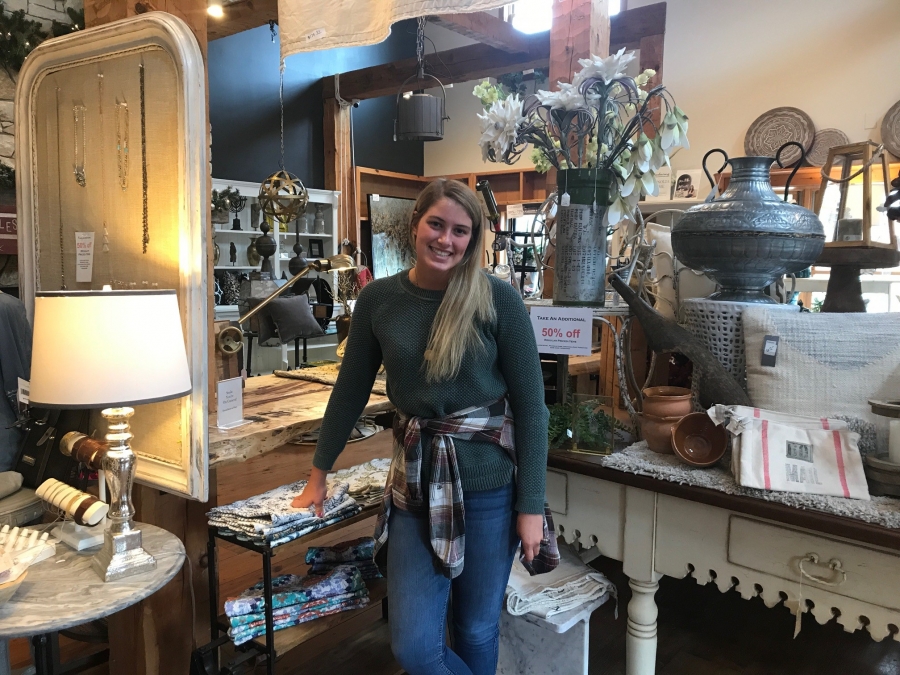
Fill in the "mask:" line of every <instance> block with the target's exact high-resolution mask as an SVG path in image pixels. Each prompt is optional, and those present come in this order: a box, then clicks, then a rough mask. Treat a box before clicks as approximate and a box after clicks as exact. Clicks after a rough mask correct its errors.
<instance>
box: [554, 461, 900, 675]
mask: <svg viewBox="0 0 900 675" xmlns="http://www.w3.org/2000/svg"><path fill="white" fill-rule="evenodd" d="M548 465H549V468H548V472H547V500H548V501H549V503H550V509H551V510H552V511H553V513H554V520H555V521H556V524H557V529H558V530H559V533H560V534H561V535H562V536H564V537H565V539H566V540H567V541H569V542H573V541H575V540H578V541H579V542H580V543H581V544H582V545H583V546H585V547H591V546H595V545H596V546H597V547H598V548H599V550H600V553H601V554H602V555H605V556H608V557H610V558H613V559H615V560H620V561H622V563H623V568H624V572H625V574H627V575H628V577H629V586H630V587H631V590H632V598H631V601H630V602H629V603H628V612H627V621H628V627H627V637H626V640H627V644H626V660H627V669H626V672H627V673H628V675H652V673H654V672H655V667H656V641H657V613H658V612H657V607H656V603H655V600H654V595H655V593H656V591H657V589H658V588H659V579H660V577H661V576H663V575H667V576H670V577H675V578H683V577H685V576H688V575H692V576H694V577H695V578H696V579H697V580H698V581H699V582H701V583H705V582H707V581H709V580H713V581H715V583H716V585H717V586H718V588H719V590H720V591H722V592H725V591H727V590H729V589H731V588H734V589H735V590H737V591H738V592H740V594H741V595H742V596H743V597H744V598H745V599H749V598H751V597H753V596H757V595H759V596H761V597H762V599H763V600H764V601H765V603H766V605H767V606H769V607H772V606H774V605H776V604H778V603H780V602H784V603H785V604H786V606H787V607H789V608H790V610H791V611H792V612H793V613H795V614H796V612H797V610H798V605H799V604H800V603H799V602H798V599H802V607H801V611H804V612H811V613H812V614H813V615H814V616H815V618H816V619H817V620H818V621H819V622H820V623H825V622H827V621H829V620H830V619H831V618H832V617H833V616H834V614H835V613H838V612H839V616H838V619H837V620H838V622H839V623H840V624H841V625H842V626H843V627H844V629H845V630H847V631H855V630H857V629H859V628H862V627H865V628H866V630H868V632H869V634H870V635H871V636H872V638H873V639H875V640H882V639H884V638H885V637H888V636H889V635H890V634H891V632H892V630H893V631H896V626H900V530H892V529H888V528H885V527H881V526H878V525H872V524H869V523H865V522H862V521H858V520H853V519H850V518H843V517H839V516H833V515H830V514H825V513H821V512H817V511H804V510H800V509H795V508H792V507H789V506H784V505H782V504H776V503H772V502H766V501H763V500H760V499H754V498H750V497H743V496H736V495H728V494H725V493H723V492H718V491H715V490H709V489H705V488H697V487H692V486H687V485H679V484H677V483H671V482H668V481H661V480H656V479H653V478H649V477H646V476H638V475H636V474H631V473H625V472H622V471H616V470H613V469H608V468H605V467H602V466H600V465H599V464H598V463H597V462H596V461H592V458H590V457H587V456H585V455H577V456H576V455H572V454H568V453H551V455H550V457H549V460H548ZM801 564H802V566H803V570H804V572H805V573H806V575H808V576H803V577H801V573H800V566H801ZM801 578H802V588H801ZM815 579H818V581H816V580H815ZM801 592H802V595H801Z"/></svg>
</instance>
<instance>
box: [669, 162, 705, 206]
mask: <svg viewBox="0 0 900 675" xmlns="http://www.w3.org/2000/svg"><path fill="white" fill-rule="evenodd" d="M673 176H674V177H675V192H674V193H673V194H672V199H702V198H703V197H705V196H706V195H705V194H701V193H703V183H704V181H705V180H706V178H704V176H703V171H702V170H701V169H690V170H688V171H684V170H677V171H674V172H673ZM706 184H707V185H709V183H706ZM706 192H709V190H706Z"/></svg>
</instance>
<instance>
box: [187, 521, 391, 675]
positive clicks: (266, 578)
mask: <svg viewBox="0 0 900 675" xmlns="http://www.w3.org/2000/svg"><path fill="white" fill-rule="evenodd" d="M377 512H378V505H377V504H372V505H369V506H365V507H363V509H362V511H360V512H359V513H357V514H355V515H352V516H350V517H349V518H345V519H344V520H342V521H340V522H338V523H334V524H332V525H328V526H327V527H322V528H319V529H318V530H314V531H312V532H309V533H307V534H305V535H303V536H302V537H297V538H296V539H292V540H290V541H286V542H284V543H283V544H277V545H275V546H271V545H270V544H258V543H256V542H252V541H247V540H245V539H241V538H240V537H239V536H237V535H233V534H227V533H223V532H219V528H217V527H210V528H209V540H208V541H207V544H206V554H207V559H208V561H209V626H210V638H211V640H210V643H209V644H208V645H205V647H204V648H205V649H210V648H211V649H213V650H214V651H215V653H216V656H215V657H214V658H215V666H216V670H217V672H219V671H218V668H219V663H218V655H217V654H218V649H217V648H218V646H221V645H222V644H224V643H225V642H227V637H224V636H222V635H220V632H226V633H227V630H228V625H227V623H226V622H224V621H222V618H221V617H220V616H219V613H218V607H219V565H218V547H217V544H216V541H217V540H219V539H221V540H222V541H224V542H228V543H229V544H233V545H235V546H240V547H241V548H243V549H246V550H248V551H253V552H254V553H256V554H258V555H261V556H262V567H263V593H264V594H265V599H266V605H265V615H266V635H265V640H264V641H263V640H261V639H259V638H257V639H254V640H250V641H249V642H246V643H244V644H243V645H240V647H238V649H239V650H241V651H244V652H246V651H247V650H251V651H256V652H258V653H260V654H262V655H264V656H266V673H267V675H274V673H275V659H276V658H277V657H278V655H279V653H278V650H277V646H276V641H275V625H274V623H275V622H274V618H273V609H274V608H273V607H272V595H273V593H272V558H273V557H275V550H276V549H280V548H281V547H283V546H288V545H290V544H294V543H297V542H303V541H305V540H308V539H310V538H312V537H314V536H316V537H318V536H321V535H323V534H328V533H329V532H334V531H336V530H341V529H343V528H345V527H347V526H348V525H352V524H353V523H357V522H359V521H361V520H365V519H366V518H370V517H372V516H374V515H375V514H376V513H377ZM381 597H383V594H382V596H381ZM351 613H352V612H348V614H351ZM319 620H321V619H319ZM285 630H290V629H285ZM298 644H300V642H297V644H294V645H293V646H291V647H290V648H289V649H287V650H284V651H290V649H292V648H293V647H294V646H297V645H298ZM204 648H201V649H204ZM244 660H246V659H245V658H239V662H243V661H244ZM223 670H225V672H229V671H228V670H227V669H223Z"/></svg>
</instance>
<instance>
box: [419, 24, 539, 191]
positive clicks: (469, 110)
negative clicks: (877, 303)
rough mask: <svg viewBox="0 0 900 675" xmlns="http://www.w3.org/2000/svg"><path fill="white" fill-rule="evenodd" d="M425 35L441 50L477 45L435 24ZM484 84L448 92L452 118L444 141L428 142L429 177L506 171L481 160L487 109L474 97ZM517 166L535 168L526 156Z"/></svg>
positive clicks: (461, 86)
mask: <svg viewBox="0 0 900 675" xmlns="http://www.w3.org/2000/svg"><path fill="white" fill-rule="evenodd" d="M425 34H426V35H427V36H428V37H430V38H431V39H432V40H434V43H435V45H436V46H437V49H438V51H444V50H445V49H455V48H457V47H465V46H466V45H470V44H474V43H475V42H474V40H470V39H469V38H466V37H463V36H462V35H458V34H457V33H454V32H452V31H449V30H447V29H446V28H441V27H440V26H435V25H434V24H431V23H429V24H427V25H426V28H425ZM430 51H431V45H430V44H429V43H427V42H426V53H428V52H430ZM435 73H436V75H437V76H438V78H440V76H441V71H440V65H439V66H438V68H437V69H435ZM480 81H481V80H474V81H472V82H462V83H459V84H454V85H453V87H452V88H451V89H447V114H448V115H449V116H450V119H449V120H447V121H446V122H444V140H442V141H434V142H431V143H425V175H426V176H446V175H450V174H454V173H468V172H470V171H493V170H495V169H505V168H506V165H504V164H492V163H490V162H485V163H483V162H482V161H481V149H480V148H479V146H478V139H479V138H480V137H481V131H480V126H479V125H480V122H479V121H478V118H477V117H476V115H477V114H478V113H480V112H483V111H484V108H482V106H481V101H479V100H478V99H477V98H475V96H473V95H472V90H473V89H474V88H475V85H477V84H478V83H479V82H480ZM429 93H430V94H434V95H436V96H437V95H439V94H440V90H436V91H435V90H431V91H429ZM528 152H530V151H528ZM527 154H528V153H526V155H527ZM516 166H517V167H519V166H521V167H522V168H531V167H532V166H534V165H533V164H532V163H531V160H529V159H528V157H527V156H525V157H523V158H522V159H520V160H519V162H518V163H517V164H516Z"/></svg>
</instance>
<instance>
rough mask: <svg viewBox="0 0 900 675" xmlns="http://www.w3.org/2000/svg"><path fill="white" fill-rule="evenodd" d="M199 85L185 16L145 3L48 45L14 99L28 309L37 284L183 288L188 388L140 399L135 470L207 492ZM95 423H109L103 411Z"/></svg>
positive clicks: (152, 481)
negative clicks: (165, 397) (176, 394)
mask: <svg viewBox="0 0 900 675" xmlns="http://www.w3.org/2000/svg"><path fill="white" fill-rule="evenodd" d="M205 82H206V77H205V69H204V64H203V58H202V55H201V53H200V48H199V46H198V44H197V42H196V40H195V38H194V37H193V35H192V34H191V32H190V29H189V28H188V27H187V25H186V24H185V23H184V22H183V21H181V20H180V19H178V18H177V17H175V16H172V15H171V14H166V13H162V12H150V13H147V14H142V15H139V16H137V17H133V18H131V19H126V20H124V21H118V22H115V23H111V24H108V25H106V26H102V27H99V28H93V29H90V30H85V31H81V32H78V33H73V34H72V35H70V36H66V37H63V38H59V39H54V40H49V41H47V42H45V43H43V44H41V45H40V46H39V47H37V48H36V49H35V50H34V51H33V52H32V53H31V55H30V56H29V57H28V59H27V60H26V62H25V65H24V67H23V68H22V71H21V73H20V76H19V84H18V92H17V97H16V120H17V127H18V129H17V130H18V135H17V141H16V157H17V161H18V171H17V194H18V214H19V269H20V270H21V274H20V285H21V289H20V290H21V298H22V300H23V302H24V303H25V306H26V308H27V311H28V315H29V318H30V319H31V318H33V309H34V295H35V293H36V292H39V291H54V290H61V289H63V288H66V289H68V290H92V289H93V290H99V289H101V288H102V287H103V286H104V285H110V286H111V287H112V288H113V289H128V288H137V289H141V288H159V289H170V288H174V289H175V290H176V291H177V295H178V302H179V308H180V310H181V318H182V328H183V331H184V336H185V346H186V348H187V353H188V361H189V364H190V367H191V381H192V387H193V388H192V392H191V394H190V396H186V397H184V398H182V399H177V400H174V401H166V402H160V403H153V404H149V405H143V406H139V407H138V409H137V410H136V414H135V417H134V418H133V423H132V432H133V433H134V442H133V447H134V450H135V453H136V454H137V456H138V462H137V472H136V480H137V481H138V482H140V483H143V484H145V485H149V486H152V487H156V488H159V489H161V490H166V491H169V492H174V493H178V494H182V495H184V496H186V497H189V498H193V499H199V500H203V501H205V500H206V498H207V494H208V482H207V479H208V475H207V474H208V470H207V464H208V463H207V455H208V451H207V445H208V441H207V396H208V393H207V391H208V390H207V379H208V370H207V363H208V341H207V336H208V308H207V286H206V283H207V250H206V247H207V230H208V227H209V226H208V220H209V214H208V211H207V184H208V172H209V158H208V134H207V124H206V89H205V87H206V84H205ZM72 329H73V330H77V329H78V327H77V326H73V327H72ZM60 339H61V340H62V339H65V336H60ZM145 357H146V358H148V359H153V358H154V355H153V354H152V353H150V354H146V355H145ZM90 376H91V374H90V373H85V377H86V378H89V377H90ZM91 427H92V429H95V428H96V429H98V430H99V431H100V432H101V433H102V432H103V431H104V428H103V421H102V420H101V418H100V416H99V412H96V413H95V414H94V415H93V416H92V420H91Z"/></svg>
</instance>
